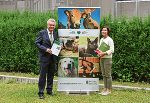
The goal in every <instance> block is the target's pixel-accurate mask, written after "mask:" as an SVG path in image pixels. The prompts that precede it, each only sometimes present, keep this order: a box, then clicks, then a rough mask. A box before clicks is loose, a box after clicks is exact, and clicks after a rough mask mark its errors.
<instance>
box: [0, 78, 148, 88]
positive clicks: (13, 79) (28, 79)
mask: <svg viewBox="0 0 150 103" xmlns="http://www.w3.org/2000/svg"><path fill="white" fill-rule="evenodd" d="M0 80H3V81H9V80H10V81H11V80H12V81H16V82H21V83H37V82H38V78H29V77H19V76H7V75H0ZM54 83H55V84H56V83H57V80H54ZM99 85H100V86H102V87H103V84H99ZM113 88H116V89H132V90H150V88H144V87H132V86H121V85H113Z"/></svg>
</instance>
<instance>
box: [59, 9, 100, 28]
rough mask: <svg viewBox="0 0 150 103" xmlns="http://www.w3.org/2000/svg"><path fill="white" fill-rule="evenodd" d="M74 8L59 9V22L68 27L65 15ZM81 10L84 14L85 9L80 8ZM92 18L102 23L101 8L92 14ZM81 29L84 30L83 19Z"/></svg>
mask: <svg viewBox="0 0 150 103" xmlns="http://www.w3.org/2000/svg"><path fill="white" fill-rule="evenodd" d="M72 9H73V8H58V20H59V22H61V23H62V24H63V25H65V26H66V27H67V15H66V14H65V13H64V11H65V10H72ZM79 10H80V11H81V12H82V11H83V10H84V8H79ZM91 17H92V18H93V19H94V20H95V21H97V22H98V23H100V8H96V9H95V10H94V11H93V12H92V14H91ZM80 29H84V27H83V18H82V19H81V27H80Z"/></svg>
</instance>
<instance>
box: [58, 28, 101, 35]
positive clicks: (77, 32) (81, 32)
mask: <svg viewBox="0 0 150 103" xmlns="http://www.w3.org/2000/svg"><path fill="white" fill-rule="evenodd" d="M58 34H59V36H98V35H99V34H100V30H99V29H58Z"/></svg>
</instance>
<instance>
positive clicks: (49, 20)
mask: <svg viewBox="0 0 150 103" xmlns="http://www.w3.org/2000/svg"><path fill="white" fill-rule="evenodd" d="M49 22H54V23H55V26H56V21H55V19H53V18H50V19H48V21H47V24H48V23H49Z"/></svg>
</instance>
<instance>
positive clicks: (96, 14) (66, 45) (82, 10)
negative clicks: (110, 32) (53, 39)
mask: <svg viewBox="0 0 150 103" xmlns="http://www.w3.org/2000/svg"><path fill="white" fill-rule="evenodd" d="M100 10H101V8H100V7H58V36H59V41H60V43H61V44H62V46H63V48H62V50H61V51H60V54H59V62H58V89H57V90H58V91H60V92H65V93H66V94H86V95H90V93H91V92H96V91H99V57H98V56H97V54H96V52H95V51H94V50H96V49H97V48H98V43H99V36H100Z"/></svg>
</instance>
